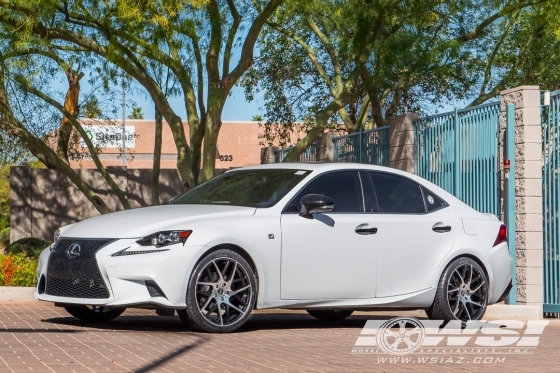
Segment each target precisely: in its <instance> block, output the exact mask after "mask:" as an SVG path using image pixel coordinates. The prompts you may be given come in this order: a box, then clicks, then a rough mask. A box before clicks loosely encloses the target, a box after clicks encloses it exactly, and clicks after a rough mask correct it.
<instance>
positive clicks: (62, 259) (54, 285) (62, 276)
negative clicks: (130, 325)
mask: <svg viewBox="0 0 560 373" xmlns="http://www.w3.org/2000/svg"><path fill="white" fill-rule="evenodd" d="M112 241H113V240H87V239H79V238H77V239H72V238H65V239H60V240H59V241H58V242H57V244H56V245H55V246H54V248H53V250H52V252H51V255H50V258H49V264H48V267H47V288H46V293H47V294H48V295H55V296H59V297H71V298H109V291H108V290H107V286H106V285H105V282H104V281H103V277H101V273H100V272H99V267H98V266H97V260H96V259H95V254H96V253H97V252H98V251H99V250H100V249H101V248H102V247H103V246H105V245H107V244H108V243H110V242H112ZM74 244H78V245H79V247H80V248H79V250H77V248H76V247H75V245H74ZM72 249H74V250H72Z"/></svg>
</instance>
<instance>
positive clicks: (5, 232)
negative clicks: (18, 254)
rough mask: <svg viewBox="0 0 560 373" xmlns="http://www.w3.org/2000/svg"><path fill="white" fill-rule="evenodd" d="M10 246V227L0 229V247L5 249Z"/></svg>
mask: <svg viewBox="0 0 560 373" xmlns="http://www.w3.org/2000/svg"><path fill="white" fill-rule="evenodd" d="M8 246H10V228H6V229H2V230H1V231H0V249H7V248H8Z"/></svg>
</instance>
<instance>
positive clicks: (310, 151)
mask: <svg viewBox="0 0 560 373" xmlns="http://www.w3.org/2000/svg"><path fill="white" fill-rule="evenodd" d="M293 148H294V147H293V146H290V147H289V148H284V149H279V150H275V151H274V162H275V163H280V162H282V161H283V160H284V158H286V156H287V155H288V153H289V152H290V150H292V149H293ZM296 162H315V143H313V144H311V146H309V147H308V148H307V149H305V151H304V152H303V153H302V154H301V155H300V156H299V159H298V160H296Z"/></svg>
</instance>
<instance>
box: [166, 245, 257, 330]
mask: <svg viewBox="0 0 560 373" xmlns="http://www.w3.org/2000/svg"><path fill="white" fill-rule="evenodd" d="M256 294H257V280H256V277H255V274H254V273H253V270H252V268H251V266H250V265H249V263H247V261H246V260H245V259H244V258H243V257H242V256H241V255H239V254H237V253H236V252H234V251H231V250H225V249H223V250H217V251H215V252H213V253H211V254H209V255H208V256H206V257H205V258H204V259H202V260H201V261H200V263H199V264H198V265H197V266H196V268H195V270H194V271H193V274H192V276H191V280H190V282H189V286H188V289H187V299H186V300H187V308H186V309H185V310H179V311H178V312H177V313H178V314H179V316H180V317H181V319H182V320H183V321H184V322H186V323H187V324H188V325H189V326H191V327H192V328H194V329H197V330H200V331H204V332H210V333H226V332H232V331H234V330H236V329H238V328H239V327H241V325H243V324H244V323H245V321H247V319H248V318H249V316H250V315H251V311H252V310H253V305H254V303H255V299H256Z"/></svg>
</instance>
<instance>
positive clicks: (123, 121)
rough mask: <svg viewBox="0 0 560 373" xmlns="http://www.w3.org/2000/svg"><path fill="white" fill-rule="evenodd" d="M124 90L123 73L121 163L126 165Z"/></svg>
mask: <svg viewBox="0 0 560 373" xmlns="http://www.w3.org/2000/svg"><path fill="white" fill-rule="evenodd" d="M125 109H126V91H125V80H124V74H123V78H122V165H123V167H126V127H125V121H126V116H125Z"/></svg>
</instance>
